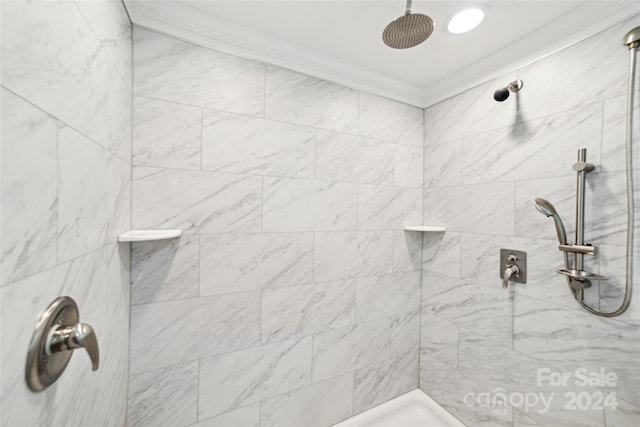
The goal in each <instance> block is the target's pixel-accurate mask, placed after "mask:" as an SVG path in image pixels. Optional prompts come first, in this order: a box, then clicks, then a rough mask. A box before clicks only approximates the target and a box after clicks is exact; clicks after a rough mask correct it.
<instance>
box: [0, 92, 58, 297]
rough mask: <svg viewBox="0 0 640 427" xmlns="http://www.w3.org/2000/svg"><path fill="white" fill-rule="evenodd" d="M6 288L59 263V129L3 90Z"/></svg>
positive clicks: (3, 231)
mask: <svg viewBox="0 0 640 427" xmlns="http://www.w3.org/2000/svg"><path fill="white" fill-rule="evenodd" d="M0 96H1V97H2V126H1V127H2V196H1V197H2V284H3V285H5V284H7V283H11V282H13V281H15V280H18V279H20V278H23V277H26V276H28V275H30V274H33V273H37V272H39V271H42V270H45V269H47V268H50V267H53V266H54V265H55V264H56V261H57V223H58V183H57V173H58V170H57V169H58V165H57V153H58V150H57V148H58V145H57V132H58V129H57V126H58V125H57V123H56V120H55V119H53V118H52V117H51V116H49V115H47V114H46V113H44V112H43V111H41V110H38V109H37V108H35V107H33V106H32V105H30V104H28V103H27V102H25V101H24V100H22V99H20V98H19V97H17V96H15V95H14V94H12V93H11V92H9V91H7V90H5V89H2V92H1V95H0Z"/></svg>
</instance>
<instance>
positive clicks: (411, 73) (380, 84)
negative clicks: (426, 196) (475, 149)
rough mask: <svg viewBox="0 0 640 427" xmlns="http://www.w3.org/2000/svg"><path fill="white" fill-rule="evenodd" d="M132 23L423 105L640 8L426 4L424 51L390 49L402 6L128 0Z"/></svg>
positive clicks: (421, 6) (420, 6)
mask: <svg viewBox="0 0 640 427" xmlns="http://www.w3.org/2000/svg"><path fill="white" fill-rule="evenodd" d="M474 3H480V4H484V5H486V6H487V7H488V13H487V16H486V17H485V20H484V22H483V23H482V24H481V25H480V26H479V27H478V28H476V29H474V30H473V31H471V32H469V33H466V34H459V35H453V34H449V33H447V32H446V30H445V29H444V28H443V24H444V22H445V21H446V19H447V18H448V17H450V16H451V15H452V14H453V13H454V12H456V11H458V10H460V9H462V8H464V7H467V6H469V5H471V4H474ZM125 4H126V6H127V9H128V10H129V13H130V15H131V19H132V21H133V22H134V24H137V25H140V26H143V27H147V28H152V29H156V30H158V31H161V32H164V33H168V34H171V35H174V36H176V37H178V38H181V39H184V40H188V41H192V42H194V43H197V44H200V45H203V46H208V47H212V48H215V49H220V50H222V51H225V52H228V53H231V54H234V55H238V56H242V57H245V58H250V59H255V60H259V61H263V62H266V63H271V64H275V65H279V66H282V67H286V68H289V69H293V70H296V71H300V72H303V73H306V74H310V75H314V76H317V77H319V78H322V79H325V80H330V81H334V82H336V83H340V84H343V85H345V86H349V87H353V88H356V89H360V90H364V91H368V92H372V93H377V94H380V95H384V96H387V97H390V98H393V99H397V100H400V101H403V102H407V103H410V104H413V105H417V106H419V107H425V106H428V105H431V104H434V103H436V102H438V101H440V100H442V99H444V98H447V97H449V96H451V95H453V94H455V93H458V92H460V91H462V90H464V89H466V88H469V87H472V86H474V85H476V84H479V83H481V82H483V81H486V80H488V79H490V78H493V77H498V76H500V75H502V74H504V73H506V72H509V71H512V70H513V69H515V68H516V67H518V66H521V65H524V64H526V63H527V62H530V61H532V60H534V59H537V58H540V57H541V56H543V55H546V54H549V53H551V52H553V51H555V50H557V49H559V48H562V47H564V46H566V45H568V44H571V43H574V42H576V41H578V40H581V39H583V38H585V37H587V36H589V35H592V34H594V33H596V32H598V31H601V30H603V29H605V28H607V27H608V26H610V25H612V24H614V23H617V22H620V21H621V20H623V19H624V18H626V17H630V16H633V15H634V14H637V13H640V2H638V1H484V2H474V1H471V2H469V1H420V0H414V1H413V7H412V11H413V12H414V13H424V14H427V15H429V16H431V17H432V18H433V20H434V24H435V30H434V32H433V34H432V35H431V37H430V38H429V39H428V40H427V41H426V42H424V43H423V44H421V45H419V46H417V47H414V48H411V49H406V50H395V49H390V48H389V47H387V46H385V44H384V43H383V42H382V38H381V34H382V30H383V29H384V28H385V26H386V25H387V24H388V23H389V22H390V21H391V20H393V19H396V18H397V17H399V16H400V15H402V13H403V11H404V5H405V1H404V0H395V1H375V0H359V1H326V0H325V1H307V0H291V1H269V0H262V1H244V0H234V1H217V0H209V1H207V0H204V1H202V0H200V1H185V0H180V1H178V0H175V1H161V0H160V1H158V0H155V1H149V0H137V1H135V0H125Z"/></svg>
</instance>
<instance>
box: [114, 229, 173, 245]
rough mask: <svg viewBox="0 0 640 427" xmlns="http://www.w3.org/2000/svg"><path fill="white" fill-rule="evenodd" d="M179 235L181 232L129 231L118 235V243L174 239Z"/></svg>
mask: <svg viewBox="0 0 640 427" xmlns="http://www.w3.org/2000/svg"><path fill="white" fill-rule="evenodd" d="M181 235H182V230H129V231H127V232H126V233H122V234H119V235H118V242H149V241H152V240H165V239H174V238H176V237H180V236H181Z"/></svg>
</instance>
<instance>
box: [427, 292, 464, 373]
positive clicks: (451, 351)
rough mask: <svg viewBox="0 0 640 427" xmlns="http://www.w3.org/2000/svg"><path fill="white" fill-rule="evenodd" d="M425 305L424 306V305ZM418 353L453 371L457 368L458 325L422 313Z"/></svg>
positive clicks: (429, 313) (431, 314)
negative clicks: (434, 359) (432, 358)
mask: <svg viewBox="0 0 640 427" xmlns="http://www.w3.org/2000/svg"><path fill="white" fill-rule="evenodd" d="M425 305H426V304H425ZM420 351H421V352H422V353H425V354H428V355H429V356H431V357H435V358H436V359H438V360H439V361H440V362H442V363H444V364H446V365H448V366H450V367H451V368H453V369H457V368H458V325H457V324H455V323H453V322H449V321H447V320H444V319H441V318H439V317H438V316H436V315H434V314H433V312H432V311H430V310H428V309H425V310H423V311H422V321H421V324H420Z"/></svg>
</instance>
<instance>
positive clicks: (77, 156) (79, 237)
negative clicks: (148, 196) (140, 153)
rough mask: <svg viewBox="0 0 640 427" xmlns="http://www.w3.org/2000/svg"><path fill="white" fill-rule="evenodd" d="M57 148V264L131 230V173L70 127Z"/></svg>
mask: <svg viewBox="0 0 640 427" xmlns="http://www.w3.org/2000/svg"><path fill="white" fill-rule="evenodd" d="M58 147H59V153H58V156H59V158H58V169H59V170H58V180H59V181H58V194H59V201H58V203H59V205H58V239H59V240H58V259H59V260H66V259H71V258H74V257H77V256H79V255H81V254H83V253H86V252H88V251H91V250H94V249H97V248H99V247H101V246H103V245H104V244H105V243H107V242H113V241H114V240H115V237H116V236H117V235H118V234H119V233H121V232H123V231H126V230H128V229H129V218H130V211H129V200H131V187H130V180H129V179H130V178H129V177H130V176H131V175H130V174H131V167H130V165H129V164H128V163H126V162H125V161H124V160H122V159H121V158H119V157H117V156H114V155H113V154H112V153H110V152H109V151H107V150H105V149H104V148H103V147H101V146H99V145H97V144H96V143H95V142H93V141H91V140H90V139H88V138H86V137H85V136H84V135H81V134H79V133H78V132H76V131H75V130H73V129H71V128H70V127H67V126H63V127H61V128H60V129H59V131H58ZM105 177H110V179H108V180H107V179H105Z"/></svg>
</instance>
